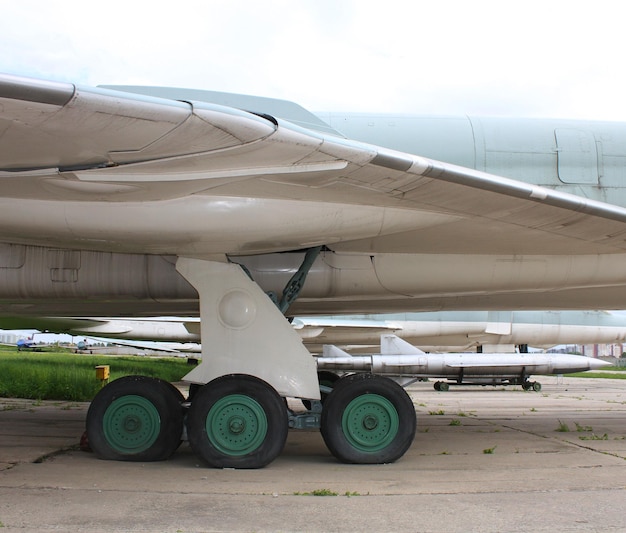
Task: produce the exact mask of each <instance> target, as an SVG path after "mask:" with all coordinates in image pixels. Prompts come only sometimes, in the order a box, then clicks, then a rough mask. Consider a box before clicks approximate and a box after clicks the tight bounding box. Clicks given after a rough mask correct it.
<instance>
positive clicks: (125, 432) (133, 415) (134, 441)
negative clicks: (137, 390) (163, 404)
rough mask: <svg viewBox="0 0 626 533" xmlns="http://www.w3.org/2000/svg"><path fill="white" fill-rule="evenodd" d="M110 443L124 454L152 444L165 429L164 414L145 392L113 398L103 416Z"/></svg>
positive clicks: (105, 433) (138, 451) (104, 429)
mask: <svg viewBox="0 0 626 533" xmlns="http://www.w3.org/2000/svg"><path fill="white" fill-rule="evenodd" d="M102 429H103V431H104V436H105V438H106V441H107V443H108V444H109V446H111V448H113V449H114V450H115V451H116V452H118V453H122V454H135V453H140V452H143V451H145V450H147V449H148V448H150V446H152V445H153V444H154V443H155V441H156V440H157V438H158V436H159V432H160V431H161V417H160V415H159V412H158V410H157V408H156V407H155V406H154V405H153V404H152V402H151V401H150V400H148V399H146V398H144V397H143V396H136V395H132V394H130V395H127V396H122V397H120V398H118V399H117V400H114V401H113V402H111V405H110V406H109V407H108V408H107V410H106V412H105V413H104V417H103V419H102Z"/></svg>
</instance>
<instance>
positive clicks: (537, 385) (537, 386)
mask: <svg viewBox="0 0 626 533" xmlns="http://www.w3.org/2000/svg"><path fill="white" fill-rule="evenodd" d="M533 390H534V391H535V392H540V391H541V383H539V382H538V381H533Z"/></svg>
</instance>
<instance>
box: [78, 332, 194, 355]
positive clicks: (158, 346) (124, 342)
mask: <svg viewBox="0 0 626 533" xmlns="http://www.w3.org/2000/svg"><path fill="white" fill-rule="evenodd" d="M87 338H89V339H91V340H93V341H95V342H101V343H105V344H114V345H116V346H126V347H129V348H137V349H140V350H151V351H155V352H167V353H171V354H174V355H180V354H181V353H198V352H200V345H199V344H197V343H182V342H157V341H133V340H128V339H105V338H102V337H91V336H88V337H87ZM93 349H96V348H94V347H93V346H89V345H88V346H86V347H85V350H93Z"/></svg>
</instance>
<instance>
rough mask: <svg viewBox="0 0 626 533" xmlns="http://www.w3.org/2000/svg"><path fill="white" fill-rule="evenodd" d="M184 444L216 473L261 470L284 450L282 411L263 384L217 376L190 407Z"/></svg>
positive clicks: (275, 396) (272, 392)
mask: <svg viewBox="0 0 626 533" xmlns="http://www.w3.org/2000/svg"><path fill="white" fill-rule="evenodd" d="M187 426H188V434H189V443H190V445H191V448H192V449H193V451H194V452H195V453H196V455H198V456H199V457H201V458H202V459H204V460H205V461H206V462H207V463H208V465H209V466H212V467H215V468H262V467H264V466H265V465H267V464H269V463H270V462H272V461H273V460H274V459H275V458H276V457H277V456H278V454H280V452H281V451H282V449H283V447H284V446H285V441H286V439H287V430H288V419H287V410H286V408H285V404H284V403H283V401H282V399H281V397H280V396H279V395H278V393H277V392H276V391H275V390H274V389H273V388H272V387H270V386H269V385H268V384H267V383H265V382H264V381H262V380H260V379H258V378H256V377H253V376H245V375H236V374H234V375H229V376H222V377H220V378H217V379H215V380H213V381H212V382H210V383H208V384H206V385H205V386H203V387H202V388H201V389H200V390H199V391H198V392H197V393H196V395H195V397H194V400H193V402H192V404H191V407H190V408H189V416H188V421H187Z"/></svg>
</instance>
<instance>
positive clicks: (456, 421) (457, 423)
mask: <svg viewBox="0 0 626 533" xmlns="http://www.w3.org/2000/svg"><path fill="white" fill-rule="evenodd" d="M449 425H450V426H460V425H461V421H460V420H459V419H458V418H453V419H452V420H450V424H449Z"/></svg>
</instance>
